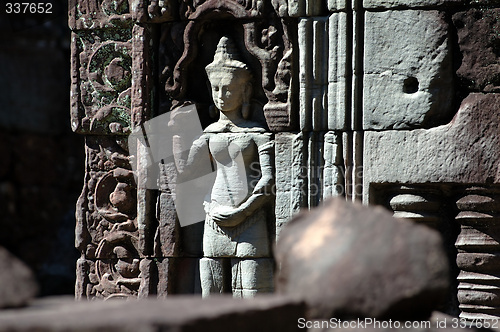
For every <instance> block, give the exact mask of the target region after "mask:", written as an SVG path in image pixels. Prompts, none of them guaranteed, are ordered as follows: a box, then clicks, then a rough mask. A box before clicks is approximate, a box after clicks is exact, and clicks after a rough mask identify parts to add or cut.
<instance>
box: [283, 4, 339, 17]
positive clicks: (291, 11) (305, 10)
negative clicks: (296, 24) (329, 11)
mask: <svg viewBox="0 0 500 332" xmlns="http://www.w3.org/2000/svg"><path fill="white" fill-rule="evenodd" d="M343 1H344V0H338V2H340V3H339V4H333V2H337V0H335V1H333V0H330V2H332V4H331V7H341V6H342V3H343ZM329 5H330V3H329ZM339 9H340V8H339ZM325 12H326V3H325V1H323V0H288V16H290V17H301V16H321V15H324V14H325Z"/></svg>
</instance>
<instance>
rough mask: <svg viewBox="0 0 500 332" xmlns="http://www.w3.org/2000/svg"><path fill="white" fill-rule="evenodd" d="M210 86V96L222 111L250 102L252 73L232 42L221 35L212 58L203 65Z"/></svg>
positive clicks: (231, 109)
mask: <svg viewBox="0 0 500 332" xmlns="http://www.w3.org/2000/svg"><path fill="white" fill-rule="evenodd" d="M205 70H206V72H207V74H208V79H209V81H210V85H211V87H212V98H213V101H214V104H215V107H217V108H218V109H219V110H221V111H222V112H231V111H234V110H238V109H240V108H241V106H242V105H243V104H248V103H249V102H250V97H251V95H252V84H251V80H252V73H251V72H250V69H249V68H248V66H247V65H246V64H245V63H244V62H243V61H241V60H240V57H239V54H238V51H237V49H236V47H235V45H234V43H233V42H232V41H231V40H230V39H229V38H228V37H222V38H221V39H220V41H219V43H218V44H217V50H216V51H215V55H214V60H213V61H212V63H210V64H209V65H208V66H206V67H205Z"/></svg>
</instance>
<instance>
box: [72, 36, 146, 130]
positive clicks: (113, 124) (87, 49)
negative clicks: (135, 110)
mask: <svg viewBox="0 0 500 332" xmlns="http://www.w3.org/2000/svg"><path fill="white" fill-rule="evenodd" d="M138 37H139V36H138ZM132 50H133V47H132V30H131V29H120V30H98V31H95V32H94V31H78V32H73V33H72V37H71V53H72V57H71V128H72V129H73V130H74V131H76V132H79V133H90V132H92V133H93V134H101V135H103V134H108V135H111V134H112V135H124V134H127V133H128V132H129V131H130V126H131V119H130V117H131V94H132V87H131V86H132V74H133V73H132V66H133V64H132V58H133V55H132ZM137 75H139V74H138V73H137V72H135V73H134V78H136V81H137Z"/></svg>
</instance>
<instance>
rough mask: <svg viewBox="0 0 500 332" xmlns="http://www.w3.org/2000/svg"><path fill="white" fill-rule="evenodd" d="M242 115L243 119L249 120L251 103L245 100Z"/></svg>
mask: <svg viewBox="0 0 500 332" xmlns="http://www.w3.org/2000/svg"><path fill="white" fill-rule="evenodd" d="M241 115H242V116H243V119H245V120H248V118H249V117H250V103H247V102H245V103H243V105H241Z"/></svg>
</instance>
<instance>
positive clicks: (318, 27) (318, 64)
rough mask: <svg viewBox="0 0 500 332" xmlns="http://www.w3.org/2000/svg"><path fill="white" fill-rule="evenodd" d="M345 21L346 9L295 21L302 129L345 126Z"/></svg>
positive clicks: (315, 129) (336, 128)
mask: <svg viewBox="0 0 500 332" xmlns="http://www.w3.org/2000/svg"><path fill="white" fill-rule="evenodd" d="M346 21H347V14H346V13H335V14H332V15H330V16H329V17H321V18H319V17H315V18H304V19H301V20H300V21H299V34H298V35H299V82H300V83H299V88H300V97H299V101H300V102H299V105H300V107H299V109H300V129H301V130H303V131H311V130H314V131H320V130H342V129H345V128H346V125H347V124H346V113H347V107H348V103H347V90H348V89H349V88H348V87H347V79H346V75H347V66H348V64H347V29H346V27H347V26H346Z"/></svg>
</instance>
